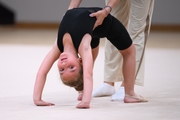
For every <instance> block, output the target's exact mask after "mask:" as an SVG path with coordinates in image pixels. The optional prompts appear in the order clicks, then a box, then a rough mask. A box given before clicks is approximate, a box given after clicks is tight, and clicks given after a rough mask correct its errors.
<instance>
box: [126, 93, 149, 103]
mask: <svg viewBox="0 0 180 120" xmlns="http://www.w3.org/2000/svg"><path fill="white" fill-rule="evenodd" d="M140 102H148V100H147V99H145V98H144V97H142V96H140V95H136V96H130V95H127V94H126V95H125V97H124V103H140Z"/></svg>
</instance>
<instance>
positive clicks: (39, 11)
mask: <svg viewBox="0 0 180 120" xmlns="http://www.w3.org/2000/svg"><path fill="white" fill-rule="evenodd" d="M0 2H2V3H3V4H5V5H6V6H8V7H10V8H11V9H12V10H14V11H15V12H16V21H17V22H56V23H57V22H60V20H61V19H62V16H63V14H64V13H65V11H66V10H67V7H68V5H69V2H70V0H0ZM104 5H105V3H104V0H83V2H82V4H81V6H99V7H103V6H104ZM179 5H180V0H155V6H154V13H153V19H152V24H180V7H179Z"/></svg>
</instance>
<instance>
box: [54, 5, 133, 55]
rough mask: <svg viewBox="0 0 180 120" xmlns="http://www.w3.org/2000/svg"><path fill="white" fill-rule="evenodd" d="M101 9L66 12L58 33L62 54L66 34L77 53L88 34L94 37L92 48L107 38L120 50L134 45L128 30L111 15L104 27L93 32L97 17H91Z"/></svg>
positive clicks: (101, 26)
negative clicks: (63, 39) (69, 36)
mask: <svg viewBox="0 0 180 120" xmlns="http://www.w3.org/2000/svg"><path fill="white" fill-rule="evenodd" d="M101 9H102V8H97V7H93V8H92V7H91V8H74V9H71V10H68V11H67V12H66V14H65V15H64V17H63V19H62V21H61V24H60V27H59V31H58V40H57V45H58V48H59V50H60V51H61V52H63V50H64V47H63V44H62V38H63V36H64V34H65V33H69V34H70V35H71V38H72V41H73V44H74V46H75V48H76V50H77V51H78V47H79V45H80V43H81V40H82V38H83V36H84V35H85V34H86V33H89V34H90V35H91V36H92V41H91V47H92V48H95V47H97V46H98V45H99V40H100V38H103V37H107V39H109V40H110V42H111V43H112V44H113V45H114V46H115V47H116V48H117V49H118V50H124V49H126V48H128V47H129V46H130V45H131V44H132V40H131V38H130V36H129V34H128V32H127V30H126V28H125V27H124V26H123V25H122V24H121V22H120V21H119V20H117V19H116V18H115V17H113V16H112V15H110V14H109V15H108V16H107V17H106V18H105V19H104V21H103V23H102V25H100V26H98V27H96V28H95V29H94V31H93V26H94V23H95V21H96V17H93V18H92V17H90V16H89V15H90V14H91V13H93V12H96V11H98V10H101Z"/></svg>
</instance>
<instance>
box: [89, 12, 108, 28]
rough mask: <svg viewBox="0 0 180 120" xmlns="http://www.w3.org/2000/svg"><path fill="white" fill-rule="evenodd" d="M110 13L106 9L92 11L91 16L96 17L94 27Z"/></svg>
mask: <svg viewBox="0 0 180 120" xmlns="http://www.w3.org/2000/svg"><path fill="white" fill-rule="evenodd" d="M107 15H108V13H107V11H105V10H104V9H102V10H100V11H97V12H95V13H91V14H90V17H96V19H97V20H96V22H95V24H94V28H93V29H95V28H96V27H97V26H99V25H101V24H102V23H103V21H104V18H105V17H106V16H107Z"/></svg>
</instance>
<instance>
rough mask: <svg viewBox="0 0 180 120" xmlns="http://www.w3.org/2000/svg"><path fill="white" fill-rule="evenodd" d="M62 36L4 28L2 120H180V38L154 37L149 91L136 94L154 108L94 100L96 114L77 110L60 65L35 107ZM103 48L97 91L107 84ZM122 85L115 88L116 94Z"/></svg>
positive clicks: (0, 36) (0, 46)
mask: <svg viewBox="0 0 180 120" xmlns="http://www.w3.org/2000/svg"><path fill="white" fill-rule="evenodd" d="M56 36H57V30H33V29H31V30H28V29H20V30H17V29H15V28H2V27H1V28H0V58H1V59H0V120H124V119H126V120H179V119H180V93H179V92H180V33H173V32H151V34H150V37H149V40H148V43H147V48H146V62H145V66H146V67H145V85H144V87H139V86H136V87H135V90H136V92H137V93H139V94H141V95H143V96H145V97H146V98H147V99H148V100H149V102H147V103H137V104H125V103H123V102H112V101H110V97H101V98H93V99H92V103H91V109H87V110H84V109H76V108H75V106H76V105H77V104H78V101H77V100H76V97H77V93H76V91H75V90H74V89H72V88H69V87H66V86H64V85H63V84H62V83H61V81H60V80H59V76H58V72H57V67H56V64H54V66H53V67H52V69H51V71H50V72H49V74H48V77H47V83H46V86H45V89H44V92H43V99H44V100H45V101H48V102H53V103H55V104H56V105H55V106H52V107H37V106H35V105H34V104H33V101H32V92H33V85H34V81H35V77H36V72H37V70H38V68H39V65H40V63H41V62H42V60H43V58H44V56H45V55H46V53H47V52H48V51H49V50H50V49H51V46H52V44H53V43H54V41H55V39H56ZM103 45H104V43H103V42H102V43H101V48H100V53H99V56H98V58H97V61H96V63H95V69H94V89H95V88H97V87H99V86H100V85H101V83H102V82H103V59H104V52H103V51H104V47H103ZM119 85H120V83H116V86H115V87H116V90H117V89H118V87H119Z"/></svg>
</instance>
